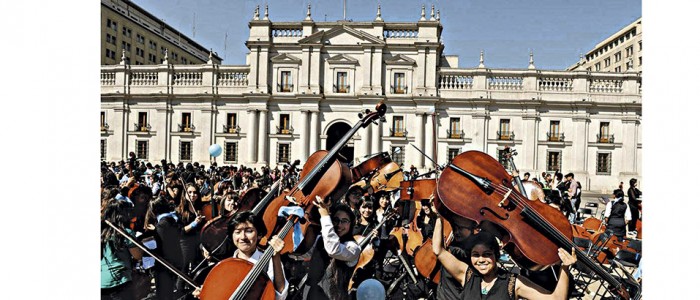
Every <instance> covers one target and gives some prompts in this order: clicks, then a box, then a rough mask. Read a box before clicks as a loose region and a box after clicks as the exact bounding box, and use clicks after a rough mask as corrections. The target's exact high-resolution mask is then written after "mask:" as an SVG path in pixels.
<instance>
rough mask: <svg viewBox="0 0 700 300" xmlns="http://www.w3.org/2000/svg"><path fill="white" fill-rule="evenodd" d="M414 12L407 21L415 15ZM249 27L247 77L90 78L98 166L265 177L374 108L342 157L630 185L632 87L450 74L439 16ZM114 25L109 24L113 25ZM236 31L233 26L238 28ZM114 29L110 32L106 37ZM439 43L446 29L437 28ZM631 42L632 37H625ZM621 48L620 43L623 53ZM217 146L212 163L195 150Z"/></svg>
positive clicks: (532, 69)
mask: <svg viewBox="0 0 700 300" xmlns="http://www.w3.org/2000/svg"><path fill="white" fill-rule="evenodd" d="M416 11H418V9H417V10H416ZM267 15H268V14H267V8H265V13H264V15H263V16H262V17H261V14H260V11H259V10H257V9H256V11H255V12H254V15H253V18H252V20H251V21H249V22H248V24H247V25H248V26H249V28H250V35H249V37H248V40H247V41H245V43H246V45H247V47H248V48H249V49H250V52H249V53H248V57H247V59H246V61H247V62H249V63H248V64H247V65H221V64H219V63H217V62H216V61H215V60H213V59H212V60H209V61H208V62H207V63H202V64H194V65H192V64H187V65H185V64H181V63H180V62H179V61H175V60H172V59H171V58H170V57H168V59H166V60H164V61H163V62H162V63H158V64H154V65H150V66H135V65H133V63H132V64H131V65H129V64H128V63H127V62H126V61H121V62H119V63H117V64H113V65H107V66H102V67H101V112H100V113H101V123H100V125H101V155H102V159H104V160H108V161H114V160H121V159H125V158H126V157H127V154H128V153H129V152H130V151H134V152H136V153H137V156H138V158H139V159H144V160H149V161H159V160H161V159H163V158H165V159H167V160H169V161H173V162H178V161H190V162H195V161H197V162H200V163H203V164H207V165H208V164H210V163H211V162H212V161H216V162H217V163H218V164H219V165H222V164H245V165H249V166H260V165H263V164H270V165H272V166H273V167H274V166H275V165H277V164H283V163H285V162H288V161H292V160H294V159H301V160H302V163H303V162H304V161H305V160H306V159H307V158H308V156H309V155H311V154H312V153H314V152H315V151H317V150H321V149H330V148H331V147H332V146H333V145H334V144H335V142H336V141H338V140H339V139H340V138H341V136H342V135H344V134H345V133H346V132H348V131H349V130H350V128H351V127H353V126H354V125H355V124H356V123H357V122H358V121H359V120H360V118H358V113H359V112H362V111H364V110H366V109H370V110H372V109H373V108H374V107H375V105H376V104H377V103H379V102H382V101H383V102H384V103H386V104H387V106H388V111H387V113H386V116H385V120H386V122H378V124H370V126H368V127H367V128H361V129H360V130H359V131H358V132H357V133H356V134H354V135H353V137H352V138H351V140H350V142H349V143H348V144H347V147H346V148H345V149H344V150H343V151H342V155H343V156H344V157H346V158H347V159H348V160H350V161H353V162H355V163H358V162H360V161H362V160H364V159H366V157H367V156H372V155H374V154H376V153H380V152H382V151H387V152H391V153H393V154H392V156H393V159H394V160H395V161H397V162H399V163H402V164H404V166H405V167H408V166H410V165H414V166H416V167H417V168H419V169H420V170H428V169H429V168H435V166H434V165H433V164H432V162H431V161H430V160H429V159H427V158H425V157H424V156H423V154H421V152H419V151H417V150H416V149H415V148H414V147H413V146H412V145H414V146H415V147H416V148H418V149H420V150H421V151H422V152H424V153H425V154H426V155H427V156H428V157H430V158H432V159H434V160H435V161H436V162H437V163H438V164H445V163H447V162H448V161H449V160H450V159H452V158H453V157H455V156H456V155H458V154H459V153H461V152H463V151H467V150H479V151H484V152H486V153H488V154H490V155H492V156H493V157H494V158H496V159H499V160H501V161H504V152H503V147H504V146H511V147H513V148H515V149H516V150H517V151H518V153H519V154H518V155H517V156H515V163H516V165H517V166H518V167H519V169H520V170H521V173H524V172H530V173H532V174H533V176H535V177H539V174H540V173H541V172H543V171H548V172H550V173H551V172H554V171H556V170H561V171H562V172H564V173H568V172H573V173H575V174H576V179H577V180H578V181H580V182H581V183H582V185H583V187H584V189H586V190H595V191H604V192H608V191H611V190H612V189H613V188H615V187H617V184H618V183H619V182H620V181H627V180H629V178H631V177H637V178H641V174H642V166H641V161H642V129H641V127H642V126H641V113H642V97H641V75H640V73H639V72H638V71H636V70H635V69H634V68H631V69H625V70H623V72H617V73H615V72H602V71H601V72H596V71H587V70H585V69H583V70H581V69H577V70H573V71H561V70H541V69H537V68H536V66H535V65H536V63H535V59H534V57H533V56H532V54H531V56H530V61H529V62H527V61H525V62H523V68H520V69H491V68H488V63H487V60H486V59H485V57H486V55H485V54H484V53H482V56H481V61H480V62H474V63H468V64H469V65H472V66H475V67H467V68H464V67H460V66H459V63H460V62H459V58H458V57H457V56H455V55H445V54H444V53H443V49H444V45H443V44H442V43H441V39H440V36H441V33H442V31H443V30H444V28H443V25H442V24H441V22H440V14H439V11H435V10H434V9H430V12H429V13H427V14H426V12H425V8H423V9H422V12H421V14H420V16H418V14H417V16H416V20H415V21H411V22H384V20H383V19H382V16H381V10H380V9H379V8H378V9H377V14H376V16H375V17H374V19H373V20H372V21H365V22H359V21H337V22H317V21H314V20H312V18H311V13H310V8H309V11H308V12H307V16H306V18H304V19H303V20H301V21H296V22H272V21H271V20H269V18H268V17H267ZM117 22H120V21H119V20H117ZM241 26H245V24H241ZM119 28H121V27H119ZM446 30H449V28H447V29H446ZM637 34H639V32H637ZM625 42H627V40H625ZM212 144H219V145H221V146H222V147H223V148H224V151H223V154H222V155H221V156H219V157H216V158H212V157H210V156H209V153H208V151H207V148H208V147H209V146H210V145H212Z"/></svg>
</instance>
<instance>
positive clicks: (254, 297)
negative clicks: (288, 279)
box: [199, 257, 275, 300]
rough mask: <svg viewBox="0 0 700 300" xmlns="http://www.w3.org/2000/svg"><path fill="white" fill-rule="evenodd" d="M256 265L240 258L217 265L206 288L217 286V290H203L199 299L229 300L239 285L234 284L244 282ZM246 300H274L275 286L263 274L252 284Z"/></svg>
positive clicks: (207, 281) (223, 261) (210, 273)
mask: <svg viewBox="0 0 700 300" xmlns="http://www.w3.org/2000/svg"><path fill="white" fill-rule="evenodd" d="M253 267H254V265H253V264H252V263H250V262H249V261H246V260H243V259H240V258H233V257H231V258H227V259H224V260H222V261H221V262H219V263H218V264H216V266H215V267H214V268H212V269H211V271H210V272H209V274H208V275H207V278H206V279H205V280H204V286H216V288H215V289H202V293H201V294H200V296H199V298H200V299H202V300H209V299H211V300H223V299H229V297H231V295H232V294H233V292H235V291H236V288H237V287H238V285H235V284H234V283H240V282H243V280H244V279H245V277H246V275H247V274H248V273H249V272H250V271H251V270H252V269H253ZM243 299H246V300H274V299H275V286H274V284H273V283H272V281H271V280H270V278H268V277H267V274H261V275H260V276H258V278H257V279H255V280H254V282H253V283H252V287H251V289H250V292H248V294H247V295H246V296H245V297H244V298H243Z"/></svg>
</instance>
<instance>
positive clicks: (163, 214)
mask: <svg viewBox="0 0 700 300" xmlns="http://www.w3.org/2000/svg"><path fill="white" fill-rule="evenodd" d="M147 218H148V219H152V218H155V219H156V221H155V223H156V225H155V230H156V235H155V240H156V245H157V248H156V254H158V255H159V256H161V257H162V258H163V259H164V260H166V261H167V262H169V263H170V264H172V265H173V266H174V267H176V268H178V269H179V270H181V271H183V272H184V271H185V270H184V268H183V266H184V263H183V255H182V249H181V248H180V239H181V237H182V223H181V220H180V217H178V215H177V214H176V213H175V211H174V209H173V207H172V206H171V203H170V201H168V200H167V199H165V197H163V196H160V197H158V198H156V199H155V200H153V201H151V203H150V207H149V211H148V217H147ZM149 223H150V222H148V220H147V224H149ZM153 270H154V275H155V276H154V277H155V281H156V298H157V299H177V298H179V296H180V295H181V294H182V292H183V291H182V289H178V290H177V291H175V289H176V286H175V283H176V281H177V277H176V275H175V274H173V273H172V272H171V271H170V270H168V269H167V268H166V267H165V266H163V265H161V264H160V263H156V265H155V266H154V267H153ZM180 287H182V286H180Z"/></svg>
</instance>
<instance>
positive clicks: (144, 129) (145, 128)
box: [134, 123, 151, 132]
mask: <svg viewBox="0 0 700 300" xmlns="http://www.w3.org/2000/svg"><path fill="white" fill-rule="evenodd" d="M134 131H141V132H149V131H151V124H139V123H134Z"/></svg>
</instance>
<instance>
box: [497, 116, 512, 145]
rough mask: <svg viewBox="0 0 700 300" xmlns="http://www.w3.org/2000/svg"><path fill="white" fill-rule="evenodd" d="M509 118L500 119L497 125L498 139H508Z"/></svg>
mask: <svg viewBox="0 0 700 300" xmlns="http://www.w3.org/2000/svg"><path fill="white" fill-rule="evenodd" d="M510 136H511V132H510V119H501V120H500V121H499V125H498V139H499V140H510V139H511V138H510Z"/></svg>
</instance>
